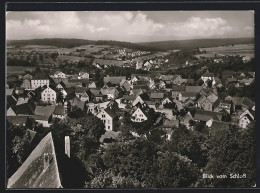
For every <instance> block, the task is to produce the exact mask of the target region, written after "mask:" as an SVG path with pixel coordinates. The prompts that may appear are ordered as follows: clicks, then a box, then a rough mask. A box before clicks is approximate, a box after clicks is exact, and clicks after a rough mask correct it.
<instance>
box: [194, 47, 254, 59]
mask: <svg viewBox="0 0 260 193" xmlns="http://www.w3.org/2000/svg"><path fill="white" fill-rule="evenodd" d="M200 51H202V52H204V53H203V54H197V55H195V56H196V57H197V58H200V57H205V58H212V57H215V56H235V55H239V56H242V57H243V56H249V57H250V58H252V57H254V44H237V45H228V46H218V47H211V48H200Z"/></svg>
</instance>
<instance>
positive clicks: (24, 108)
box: [13, 103, 35, 115]
mask: <svg viewBox="0 0 260 193" xmlns="http://www.w3.org/2000/svg"><path fill="white" fill-rule="evenodd" d="M13 110H14V112H15V114H17V115H19V114H20V115H33V114H34V111H35V104H34V103H23V104H20V105H17V106H15V107H14V108H13Z"/></svg>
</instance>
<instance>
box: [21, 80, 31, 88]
mask: <svg viewBox="0 0 260 193" xmlns="http://www.w3.org/2000/svg"><path fill="white" fill-rule="evenodd" d="M21 88H24V89H27V90H28V89H31V80H29V79H24V80H23V82H22V84H21Z"/></svg>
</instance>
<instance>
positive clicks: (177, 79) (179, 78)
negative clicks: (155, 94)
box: [172, 75, 185, 85]
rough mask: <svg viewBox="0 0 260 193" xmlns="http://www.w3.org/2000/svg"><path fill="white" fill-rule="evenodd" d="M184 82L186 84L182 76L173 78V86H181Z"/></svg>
mask: <svg viewBox="0 0 260 193" xmlns="http://www.w3.org/2000/svg"><path fill="white" fill-rule="evenodd" d="M183 82H185V80H184V79H182V77H181V75H175V76H174V77H173V78H172V83H173V84H176V85H181V84H182V83H183Z"/></svg>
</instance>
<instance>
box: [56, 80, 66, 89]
mask: <svg viewBox="0 0 260 193" xmlns="http://www.w3.org/2000/svg"><path fill="white" fill-rule="evenodd" d="M65 88H66V85H65V84H64V82H63V81H61V82H59V83H58V84H57V86H56V89H58V90H64V89H65Z"/></svg>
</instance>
